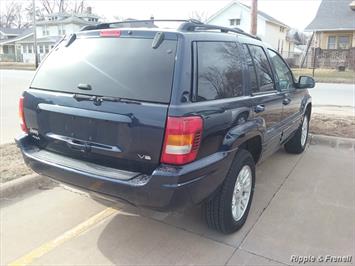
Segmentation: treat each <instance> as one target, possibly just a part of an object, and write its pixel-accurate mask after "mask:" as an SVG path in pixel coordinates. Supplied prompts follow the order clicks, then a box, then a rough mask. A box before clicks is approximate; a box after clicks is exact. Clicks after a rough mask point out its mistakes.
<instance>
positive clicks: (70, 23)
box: [0, 8, 99, 64]
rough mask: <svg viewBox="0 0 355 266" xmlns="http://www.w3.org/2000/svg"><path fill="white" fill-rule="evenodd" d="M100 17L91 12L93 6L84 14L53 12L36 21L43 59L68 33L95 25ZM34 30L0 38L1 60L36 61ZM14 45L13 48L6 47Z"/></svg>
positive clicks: (39, 47)
mask: <svg viewBox="0 0 355 266" xmlns="http://www.w3.org/2000/svg"><path fill="white" fill-rule="evenodd" d="M98 21H99V17H98V16H96V15H94V14H92V13H91V8H88V9H87V12H86V13H83V14H70V13H53V14H50V15H47V16H45V17H44V18H43V19H42V20H39V21H37V22H36V35H37V52H38V56H39V58H38V59H39V61H41V60H42V59H43V58H44V57H45V56H46V55H47V54H48V53H49V51H50V50H51V49H52V48H53V47H54V45H55V44H56V43H57V42H58V41H59V40H60V39H61V38H62V37H63V36H64V35H67V34H71V33H73V32H77V31H79V30H80V29H81V28H82V27H84V26H88V25H95V24H97V23H98ZM33 43H34V38H33V30H32V29H28V30H25V31H24V32H22V34H20V35H18V36H16V37H15V38H12V39H4V40H0V58H1V61H16V62H24V63H32V64H33V63H34V62H35V57H34V47H33ZM6 47H12V48H10V49H9V48H6ZM5 52H7V53H5Z"/></svg>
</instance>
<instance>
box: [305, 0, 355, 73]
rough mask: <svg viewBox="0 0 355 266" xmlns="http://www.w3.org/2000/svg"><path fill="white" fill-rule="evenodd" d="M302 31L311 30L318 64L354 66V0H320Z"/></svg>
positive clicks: (329, 66)
mask: <svg viewBox="0 0 355 266" xmlns="http://www.w3.org/2000/svg"><path fill="white" fill-rule="evenodd" d="M305 30H306V31H311V32H313V40H312V48H313V49H314V48H318V50H317V51H318V52H317V55H316V57H317V66H318V67H326V68H327V67H328V68H336V67H339V66H346V67H351V68H355V66H354V65H355V63H354V56H355V1H352V0H337V1H329V0H323V1H322V2H321V4H320V6H319V8H318V11H317V14H316V16H315V18H314V19H313V21H312V22H311V23H310V24H309V25H308V26H307V27H306V29H305Z"/></svg>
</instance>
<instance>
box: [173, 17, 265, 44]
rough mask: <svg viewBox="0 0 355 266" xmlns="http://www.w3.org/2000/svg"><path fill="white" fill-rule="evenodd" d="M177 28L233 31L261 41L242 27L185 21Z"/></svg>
mask: <svg viewBox="0 0 355 266" xmlns="http://www.w3.org/2000/svg"><path fill="white" fill-rule="evenodd" d="M179 30H181V31H199V30H201V31H205V30H219V31H221V32H224V33H228V32H233V33H238V34H242V35H246V36H248V37H250V38H253V39H257V40H259V41H261V39H260V38H259V37H257V36H255V35H252V34H249V33H246V32H245V31H243V30H242V29H239V28H233V29H232V28H228V27H223V26H217V25H211V24H204V23H201V22H200V23H194V22H190V21H188V22H185V23H183V24H181V26H180V27H179Z"/></svg>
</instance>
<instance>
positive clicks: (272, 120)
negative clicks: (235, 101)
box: [244, 44, 283, 156]
mask: <svg viewBox="0 0 355 266" xmlns="http://www.w3.org/2000/svg"><path fill="white" fill-rule="evenodd" d="M244 51H245V54H246V57H247V64H248V69H249V75H250V81H251V82H250V90H251V95H252V99H253V111H254V117H256V118H260V119H262V120H263V122H264V125H265V132H264V145H265V147H264V151H265V154H264V156H267V155H268V154H271V153H273V151H274V150H275V149H277V148H278V147H279V144H280V138H281V129H280V121H281V115H282V99H283V96H282V95H280V93H279V92H278V91H277V88H276V86H275V82H274V77H273V74H272V70H271V66H270V63H269V60H268V58H267V55H266V53H265V50H264V48H263V47H261V46H258V45H251V44H248V45H246V44H245V45H244Z"/></svg>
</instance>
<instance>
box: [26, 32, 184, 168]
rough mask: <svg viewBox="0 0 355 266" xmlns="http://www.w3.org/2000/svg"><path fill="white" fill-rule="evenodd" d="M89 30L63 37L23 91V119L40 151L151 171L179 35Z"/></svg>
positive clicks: (159, 142)
mask: <svg viewBox="0 0 355 266" xmlns="http://www.w3.org/2000/svg"><path fill="white" fill-rule="evenodd" d="M155 34H156V33H154V32H143V31H135V32H132V31H125V30H122V31H117V30H107V31H93V32H88V33H85V32H84V33H81V34H78V35H76V36H75V37H76V38H75V37H70V38H68V39H67V40H64V41H63V42H62V43H61V44H60V45H59V46H58V47H57V48H55V49H54V51H53V52H52V53H51V54H50V55H49V57H48V58H47V59H46V60H45V61H44V62H43V64H42V65H41V67H40V69H39V71H38V72H37V74H36V76H35V78H34V80H33V82H32V84H31V87H30V89H29V90H27V91H26V92H25V94H24V96H25V119H26V123H27V126H28V127H29V130H30V132H31V135H32V136H33V137H34V139H36V140H37V142H38V145H39V146H40V147H41V148H44V149H47V150H50V151H53V152H57V153H61V154H65V155H68V156H70V157H74V158H76V157H77V158H80V159H82V160H87V161H91V162H94V163H97V164H101V165H105V166H110V167H115V168H119V169H125V170H130V171H139V172H145V173H149V172H151V171H152V170H153V169H154V168H155V167H156V166H157V165H158V164H159V160H160V153H161V147H162V143H163V138H164V129H165V122H166V117H167V110H168V104H169V102H170V94H171V90H172V86H173V73H174V64H175V56H176V47H177V36H176V35H175V34H172V33H171V34H165V36H164V40H163V41H162V42H161V43H160V45H158V47H154V48H153V46H152V43H153V41H154V37H155Z"/></svg>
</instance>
